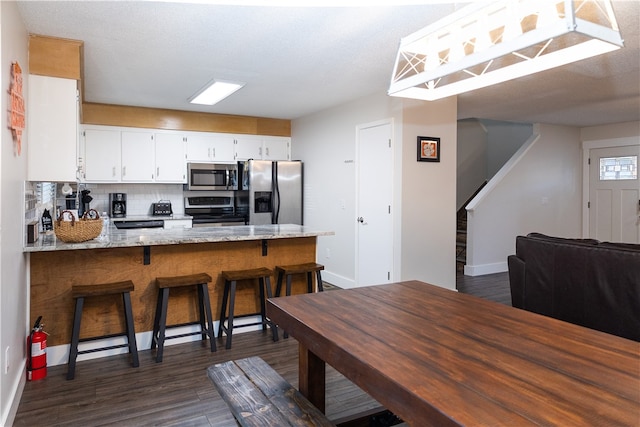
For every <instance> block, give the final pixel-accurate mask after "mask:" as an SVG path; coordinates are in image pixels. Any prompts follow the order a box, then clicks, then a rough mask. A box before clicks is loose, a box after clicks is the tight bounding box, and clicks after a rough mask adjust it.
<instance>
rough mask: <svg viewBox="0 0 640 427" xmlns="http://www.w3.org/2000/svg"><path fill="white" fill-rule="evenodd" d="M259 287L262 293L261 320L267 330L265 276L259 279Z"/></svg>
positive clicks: (263, 328)
mask: <svg viewBox="0 0 640 427" xmlns="http://www.w3.org/2000/svg"><path fill="white" fill-rule="evenodd" d="M258 288H259V291H260V292H259V294H260V321H261V322H262V330H263V331H266V330H267V303H266V301H265V292H264V291H265V284H264V277H260V278H259V279H258Z"/></svg>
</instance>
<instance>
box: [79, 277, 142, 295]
mask: <svg viewBox="0 0 640 427" xmlns="http://www.w3.org/2000/svg"><path fill="white" fill-rule="evenodd" d="M133 289H134V286H133V282H132V281H131V280H125V281H123V282H114V283H103V284H100V285H74V286H72V287H71V296H72V297H73V298H79V297H85V298H86V297H97V296H100V295H111V294H120V293H122V292H132V291H133Z"/></svg>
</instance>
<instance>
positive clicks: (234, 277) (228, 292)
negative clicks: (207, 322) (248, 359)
mask: <svg viewBox="0 0 640 427" xmlns="http://www.w3.org/2000/svg"><path fill="white" fill-rule="evenodd" d="M272 274H273V271H272V270H270V269H268V268H266V267H260V268H253V269H247V270H231V271H222V272H221V273H220V275H221V276H222V278H223V279H224V293H223V294H222V307H221V309H220V326H219V327H218V337H219V338H222V333H223V332H224V333H226V334H227V342H226V344H225V348H226V349H230V348H231V340H232V338H233V328H234V325H233V320H234V308H235V298H236V286H237V282H238V281H240V280H255V279H258V290H259V292H260V313H252V314H245V315H243V316H253V315H257V314H259V315H260V319H261V320H260V321H259V322H257V323H249V324H243V325H237V326H235V327H236V328H241V327H245V326H254V325H262V330H266V329H267V326H269V327H270V328H271V332H272V333H273V340H274V341H278V328H277V327H276V325H274V324H273V323H272V322H271V321H270V320H269V319H267V308H266V298H271V297H272V296H273V295H272V293H271V275H272ZM265 294H266V298H265ZM227 303H228V305H229V314H228V315H227ZM225 322H226V325H225Z"/></svg>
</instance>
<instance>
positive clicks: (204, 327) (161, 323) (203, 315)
mask: <svg viewBox="0 0 640 427" xmlns="http://www.w3.org/2000/svg"><path fill="white" fill-rule="evenodd" d="M209 282H211V276H209V275H208V274H207V273H198V274H191V275H188V276H173V277H157V278H156V283H157V285H158V301H157V303H156V315H155V319H154V321H153V336H152V338H151V349H152V350H153V349H154V348H156V346H157V347H158V351H157V352H156V362H162V353H163V351H164V342H165V340H169V339H174V338H181V337H186V336H190V335H198V334H201V335H202V341H204V340H206V339H207V337H209V340H210V346H211V352H214V351H216V340H215V333H214V331H213V316H212V315H211V303H210V302H209V288H208V286H207V283H209ZM187 286H195V287H196V289H197V290H198V312H199V319H198V321H195V322H189V323H183V324H180V325H169V326H167V306H168V304H169V290H170V289H171V288H181V287H187ZM207 322H208V324H207ZM195 324H199V325H200V331H195V332H187V333H183V334H177V335H172V336H169V337H168V336H166V335H165V332H166V329H167V328H175V327H179V326H187V325H195Z"/></svg>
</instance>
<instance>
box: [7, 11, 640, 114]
mask: <svg viewBox="0 0 640 427" xmlns="http://www.w3.org/2000/svg"><path fill="white" fill-rule="evenodd" d="M300 1H304V0H300ZM414 3H415V2H414ZM443 3H444V2H440V4H430V5H407V6H392V7H383V6H376V7H257V6H226V5H212V4H206V3H205V2H204V1H194V2H185V1H180V2H169V1H160V2H156V1H65V2H62V1H19V2H18V7H19V10H20V13H21V14H22V17H23V19H24V23H25V26H26V28H27V30H28V31H29V32H30V33H32V34H39V35H47V36H55V37H63V38H69V39H75V40H82V41H83V42H84V76H85V81H84V89H85V92H84V99H85V101H87V102H98V103H107V104H121V105H134V106H144V107H155V108H169V109H177V110H191V111H204V112H210V113H221V114H238V115H249V116H260V117H271V118H281V119H295V118H298V117H302V116H305V115H308V114H310V113H314V112H316V111H320V110H323V109H326V108H329V107H332V106H335V105H339V104H342V103H345V102H348V101H350V100H353V99H355V98H359V97H362V96H366V95H370V94H373V93H376V92H378V93H386V91H387V89H388V86H389V80H390V77H391V71H392V67H393V62H394V60H395V54H396V50H397V47H398V44H399V41H400V38H401V37H404V36H406V35H408V34H410V33H412V32H414V31H416V30H418V29H420V28H422V27H424V26H426V25H428V24H429V23H432V22H434V21H436V20H438V19H440V18H441V17H443V16H445V15H446V14H448V13H451V12H453V11H454V10H456V9H459V8H461V7H463V6H464V4H465V2H457V3H454V2H449V3H447V4H443ZM614 11H615V13H616V17H617V19H618V23H619V24H620V28H621V33H622V37H623V38H624V40H625V47H624V48H623V49H620V50H618V51H616V52H613V53H610V54H606V55H602V56H599V57H596V58H592V59H587V60H584V61H582V62H580V63H577V64H573V65H568V66H565V67H562V68H559V69H555V70H550V71H546V72H544V73H541V74H538V75H535V76H530V77H525V78H521V79H518V80H516V81H512V82H508V83H504V84H501V85H498V86H496V87H490V88H485V89H481V90H478V91H475V92H473V93H468V94H464V95H460V96H459V98H458V118H460V119H463V118H469V117H476V118H486V119H494V120H506V121H516V122H531V123H533V122H540V123H550V124H566V125H573V126H590V125H601V124H607V123H619V122H624V121H635V120H640V47H639V41H638V40H639V34H638V31H639V30H638V29H639V28H640V1H638V0H625V1H615V2H614ZM214 78H215V79H225V80H238V81H242V82H245V83H246V86H245V87H244V88H242V89H241V90H240V91H238V92H236V93H235V94H234V95H232V96H231V97H230V98H228V99H226V100H224V101H222V102H221V103H219V104H217V105H215V106H213V107H206V106H194V105H191V104H189V103H188V101H187V99H188V98H189V97H190V96H192V95H193V94H194V93H195V92H197V91H198V90H199V89H200V88H202V87H203V86H204V85H205V84H206V83H207V82H208V81H210V80H211V79H214Z"/></svg>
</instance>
